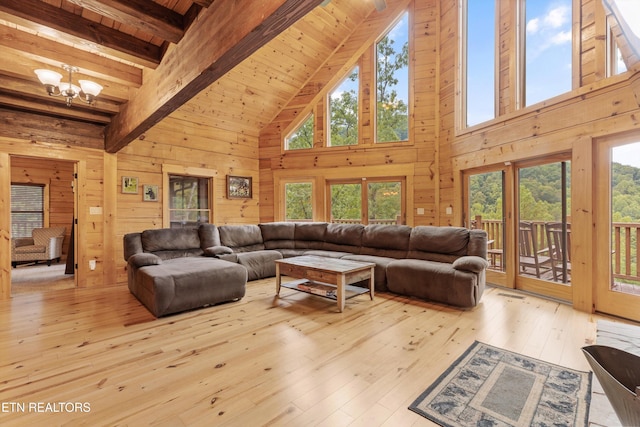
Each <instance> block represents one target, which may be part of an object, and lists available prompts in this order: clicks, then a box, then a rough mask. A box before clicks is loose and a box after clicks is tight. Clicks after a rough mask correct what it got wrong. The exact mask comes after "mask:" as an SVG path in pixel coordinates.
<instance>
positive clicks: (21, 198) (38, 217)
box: [11, 184, 45, 237]
mask: <svg viewBox="0 0 640 427" xmlns="http://www.w3.org/2000/svg"><path fill="white" fill-rule="evenodd" d="M44 188H45V187H44V185H32V184H11V237H31V230H33V229H34V228H41V227H44Z"/></svg>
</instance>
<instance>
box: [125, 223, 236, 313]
mask: <svg viewBox="0 0 640 427" xmlns="http://www.w3.org/2000/svg"><path fill="white" fill-rule="evenodd" d="M202 245H206V247H204V248H203V246H202ZM221 247H222V245H221V244H220V240H219V236H218V235H217V229H215V228H212V227H200V228H198V229H187V228H176V229H170V228H165V229H154V230H145V231H143V232H141V233H130V234H126V235H125V236H124V258H125V260H127V276H128V280H127V282H128V286H129V291H130V292H131V293H132V294H133V295H135V296H136V298H138V300H139V301H140V302H141V303H142V304H143V305H144V306H145V307H146V308H147V309H148V310H149V311H150V312H151V313H152V314H153V315H154V316H156V317H161V316H165V315H168V314H173V313H178V312H182V311H185V310H191V309H194V308H199V307H203V306H207V305H214V304H219V303H223V302H228V301H235V300H239V299H241V298H242V297H243V296H244V295H245V285H246V283H247V269H246V268H245V267H243V266H241V265H240V264H237V263H235V262H229V261H225V260H221V259H218V258H216V257H215V256H214V255H213V254H211V255H209V256H203V255H205V253H206V251H205V249H210V248H221Z"/></svg>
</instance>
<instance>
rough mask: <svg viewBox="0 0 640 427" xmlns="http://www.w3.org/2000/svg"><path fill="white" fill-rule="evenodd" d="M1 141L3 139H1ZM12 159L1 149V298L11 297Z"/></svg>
mask: <svg viewBox="0 0 640 427" xmlns="http://www.w3.org/2000/svg"><path fill="white" fill-rule="evenodd" d="M0 142H1V141H0ZM10 198H11V160H10V158H9V153H6V152H2V151H1V150H0V202H2V203H0V299H9V298H10V297H11V208H10V206H11V203H10Z"/></svg>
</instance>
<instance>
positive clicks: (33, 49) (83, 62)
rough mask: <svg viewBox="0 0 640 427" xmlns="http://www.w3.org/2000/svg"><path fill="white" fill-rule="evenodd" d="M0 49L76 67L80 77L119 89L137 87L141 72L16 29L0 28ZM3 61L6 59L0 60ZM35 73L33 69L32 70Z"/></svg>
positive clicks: (3, 26)
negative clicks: (119, 86) (4, 48)
mask: <svg viewBox="0 0 640 427" xmlns="http://www.w3.org/2000/svg"><path fill="white" fill-rule="evenodd" d="M0 46H5V47H7V48H10V49H14V50H16V51H19V52H20V53H21V54H22V55H27V56H30V57H31V58H32V59H34V60H35V61H38V62H40V63H43V64H48V65H50V66H51V67H55V68H59V67H60V65H61V64H63V63H64V64H71V65H74V66H76V67H78V68H79V69H80V70H81V71H82V73H83V74H85V75H87V76H89V77H93V78H94V79H95V78H97V79H101V80H106V81H111V82H114V83H118V84H121V85H127V86H134V87H140V85H142V69H141V68H138V67H134V66H132V65H128V64H125V63H123V62H120V61H114V60H112V59H109V58H105V57H104V56H99V55H95V54H93V53H89V52H85V51H82V50H78V49H71V48H69V46H66V45H63V44H60V43H57V42H55V41H53V40H49V39H45V38H43V37H38V36H36V35H35V34H30V33H27V32H25V31H20V30H18V29H16V28H11V27H7V26H5V25H0ZM3 59H5V60H6V56H5V58H3ZM34 69H35V68H34Z"/></svg>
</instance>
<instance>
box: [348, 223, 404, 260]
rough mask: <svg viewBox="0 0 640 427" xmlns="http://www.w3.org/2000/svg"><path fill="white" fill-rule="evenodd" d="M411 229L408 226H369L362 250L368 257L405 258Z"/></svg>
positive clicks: (366, 228)
mask: <svg viewBox="0 0 640 427" xmlns="http://www.w3.org/2000/svg"><path fill="white" fill-rule="evenodd" d="M410 237H411V227H409V226H407V225H390V224H373V225H367V226H366V227H365V228H364V231H363V233H362V250H361V251H360V253H362V254H366V255H377V256H382V257H391V258H405V257H406V256H407V251H408V250H409V239H410Z"/></svg>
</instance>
